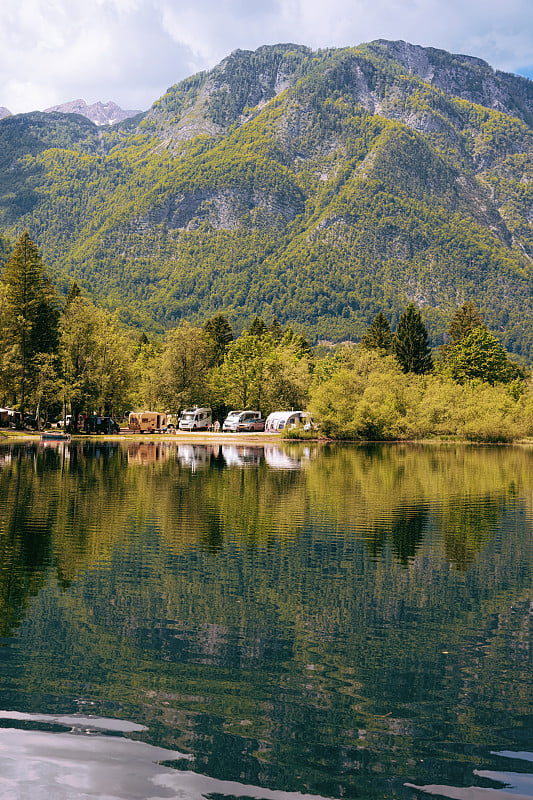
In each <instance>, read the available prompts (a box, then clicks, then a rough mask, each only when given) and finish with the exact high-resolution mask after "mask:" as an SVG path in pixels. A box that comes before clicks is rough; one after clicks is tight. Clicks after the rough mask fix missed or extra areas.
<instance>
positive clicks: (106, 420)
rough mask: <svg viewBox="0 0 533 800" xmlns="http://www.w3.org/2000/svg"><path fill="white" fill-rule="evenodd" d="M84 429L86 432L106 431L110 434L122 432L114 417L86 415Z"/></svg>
mask: <svg viewBox="0 0 533 800" xmlns="http://www.w3.org/2000/svg"><path fill="white" fill-rule="evenodd" d="M83 430H84V432H85V433H105V434H107V435H108V436H111V435H112V434H115V433H120V428H119V426H118V425H117V423H116V422H115V420H114V419H113V418H112V417H97V416H94V417H86V418H85V421H84V423H83Z"/></svg>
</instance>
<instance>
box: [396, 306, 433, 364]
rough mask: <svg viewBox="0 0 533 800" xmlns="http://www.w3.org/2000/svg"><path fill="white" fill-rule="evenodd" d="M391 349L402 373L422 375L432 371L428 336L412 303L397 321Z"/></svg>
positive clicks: (418, 312)
mask: <svg viewBox="0 0 533 800" xmlns="http://www.w3.org/2000/svg"><path fill="white" fill-rule="evenodd" d="M393 348H394V353H395V354H396V358H397V359H398V361H399V362H400V366H401V368H402V369H403V371H404V372H414V373H415V374H417V375H423V374H424V373H425V372H430V371H431V370H432V369H433V359H432V358H431V350H430V347H429V341H428V334H427V331H426V328H425V327H424V323H423V322H422V317H421V316H420V311H419V310H418V309H417V308H416V306H415V305H413V303H410V304H409V305H408V306H407V308H406V309H405V311H404V313H403V314H402V316H401V317H400V319H399V322H398V327H397V328H396V333H395V334H394V340H393Z"/></svg>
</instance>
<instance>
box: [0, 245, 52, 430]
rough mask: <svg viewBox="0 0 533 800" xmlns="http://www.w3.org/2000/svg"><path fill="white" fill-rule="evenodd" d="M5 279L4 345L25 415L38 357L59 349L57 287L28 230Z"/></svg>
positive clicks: (9, 264)
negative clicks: (54, 285) (13, 369)
mask: <svg viewBox="0 0 533 800" xmlns="http://www.w3.org/2000/svg"><path fill="white" fill-rule="evenodd" d="M2 281H3V283H4V285H5V292H6V293H5V305H4V330H3V331H2V345H3V347H4V352H6V351H7V352H8V354H9V355H8V357H9V358H10V359H11V360H12V362H13V363H14V367H15V370H16V374H17V379H16V385H17V389H18V399H19V408H20V411H21V413H22V414H24V410H25V405H26V400H27V394H28V387H29V386H30V385H31V381H32V378H33V377H34V371H35V370H34V367H35V359H36V356H37V354H40V353H54V352H56V351H57V347H58V320H59V312H58V309H57V296H56V293H55V290H54V288H53V287H52V284H51V283H50V280H49V278H48V276H47V275H46V273H45V268H44V265H43V262H42V259H41V256H40V254H39V250H38V248H37V246H36V245H35V244H34V243H33V242H32V240H31V239H30V235H29V233H28V232H27V231H26V232H25V233H23V234H22V236H21V237H20V239H19V241H18V242H17V244H16V245H15V249H14V250H13V253H12V254H11V256H10V258H9V259H8V261H7V263H6V265H5V268H4V271H3V274H2Z"/></svg>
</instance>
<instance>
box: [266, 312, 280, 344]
mask: <svg viewBox="0 0 533 800" xmlns="http://www.w3.org/2000/svg"><path fill="white" fill-rule="evenodd" d="M268 332H269V333H270V335H271V336H272V339H273V340H274V341H275V342H281V339H282V337H283V328H282V327H281V325H280V324H279V322H278V320H277V319H276V317H274V319H273V320H272V322H271V323H270V327H269V329H268Z"/></svg>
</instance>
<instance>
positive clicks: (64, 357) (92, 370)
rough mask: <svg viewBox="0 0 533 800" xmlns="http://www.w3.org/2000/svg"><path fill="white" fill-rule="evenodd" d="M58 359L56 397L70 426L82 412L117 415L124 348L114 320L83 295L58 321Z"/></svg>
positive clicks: (126, 385)
mask: <svg viewBox="0 0 533 800" xmlns="http://www.w3.org/2000/svg"><path fill="white" fill-rule="evenodd" d="M59 356H60V363H61V370H62V372H61V374H62V387H61V396H62V400H63V403H64V406H65V407H66V408H68V407H70V409H71V411H72V418H73V421H74V426H75V427H76V425H77V420H78V415H79V414H80V413H82V412H84V413H86V412H89V413H93V412H99V413H104V414H107V415H114V414H120V413H122V412H123V411H124V409H125V408H126V407H127V406H128V404H129V394H130V391H131V370H130V359H129V345H128V341H127V339H126V336H125V334H124V333H123V331H122V330H121V329H120V327H119V325H118V322H117V319H116V317H114V316H112V315H111V314H108V313H107V312H105V311H103V310H101V309H98V308H96V307H95V306H94V305H93V304H92V303H91V302H90V301H89V300H87V299H86V298H84V297H83V296H82V295H78V296H76V297H74V298H73V299H72V300H71V302H70V303H68V304H67V305H66V306H65V309H64V311H63V314H62V316H61V324H60V343H59Z"/></svg>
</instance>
